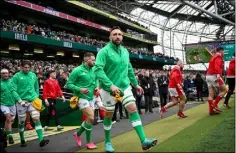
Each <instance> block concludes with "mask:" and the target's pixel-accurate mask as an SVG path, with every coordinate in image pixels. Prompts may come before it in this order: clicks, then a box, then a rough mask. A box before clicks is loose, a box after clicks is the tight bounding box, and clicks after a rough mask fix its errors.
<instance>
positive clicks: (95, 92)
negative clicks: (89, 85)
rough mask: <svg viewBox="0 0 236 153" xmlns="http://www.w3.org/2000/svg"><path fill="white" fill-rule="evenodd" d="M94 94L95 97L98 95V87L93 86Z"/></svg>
mask: <svg viewBox="0 0 236 153" xmlns="http://www.w3.org/2000/svg"><path fill="white" fill-rule="evenodd" d="M94 95H95V96H96V97H98V96H99V95H100V91H99V88H95V89H94Z"/></svg>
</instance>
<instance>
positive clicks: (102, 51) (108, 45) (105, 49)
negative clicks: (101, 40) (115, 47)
mask: <svg viewBox="0 0 236 153" xmlns="http://www.w3.org/2000/svg"><path fill="white" fill-rule="evenodd" d="M111 48H112V47H111V44H110V42H109V43H107V44H106V45H105V46H104V47H103V48H102V49H100V50H99V51H98V54H104V53H106V52H107V51H108V50H109V49H111Z"/></svg>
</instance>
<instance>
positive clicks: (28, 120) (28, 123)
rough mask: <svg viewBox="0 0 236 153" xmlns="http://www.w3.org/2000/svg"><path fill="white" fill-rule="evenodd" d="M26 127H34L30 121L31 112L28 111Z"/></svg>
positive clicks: (29, 128) (30, 128)
mask: <svg viewBox="0 0 236 153" xmlns="http://www.w3.org/2000/svg"><path fill="white" fill-rule="evenodd" d="M25 127H26V129H27V130H32V129H33V127H32V125H31V123H30V113H29V112H26V126H25Z"/></svg>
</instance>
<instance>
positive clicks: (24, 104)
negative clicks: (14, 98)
mask: <svg viewBox="0 0 236 153" xmlns="http://www.w3.org/2000/svg"><path fill="white" fill-rule="evenodd" d="M19 103H20V104H21V106H22V107H27V106H28V105H29V104H28V102H26V101H24V100H21V101H20V102H19Z"/></svg>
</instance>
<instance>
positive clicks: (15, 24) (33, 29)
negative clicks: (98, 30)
mask: <svg viewBox="0 0 236 153" xmlns="http://www.w3.org/2000/svg"><path fill="white" fill-rule="evenodd" d="M0 26H1V27H0V29H1V30H3V31H14V32H21V33H24V34H33V35H40V36H43V37H46V38H51V39H55V40H64V41H71V42H76V43H82V44H86V45H93V46H98V47H100V48H102V47H104V46H105V45H106V44H107V42H106V41H104V40H99V39H97V38H92V37H91V36H90V35H89V34H87V35H86V36H81V35H78V34H72V33H68V32H66V31H60V30H54V29H51V28H50V27H45V26H44V25H40V24H37V23H35V22H34V21H31V23H25V22H20V21H17V20H5V19H1V25H0ZM124 46H125V47H126V48H127V50H128V51H130V52H131V53H134V54H142V55H148V56H153V57H159V58H166V59H173V60H178V59H175V58H174V57H169V56H166V55H164V54H162V53H153V52H149V51H148V50H147V49H145V48H134V47H130V46H126V45H124Z"/></svg>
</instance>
